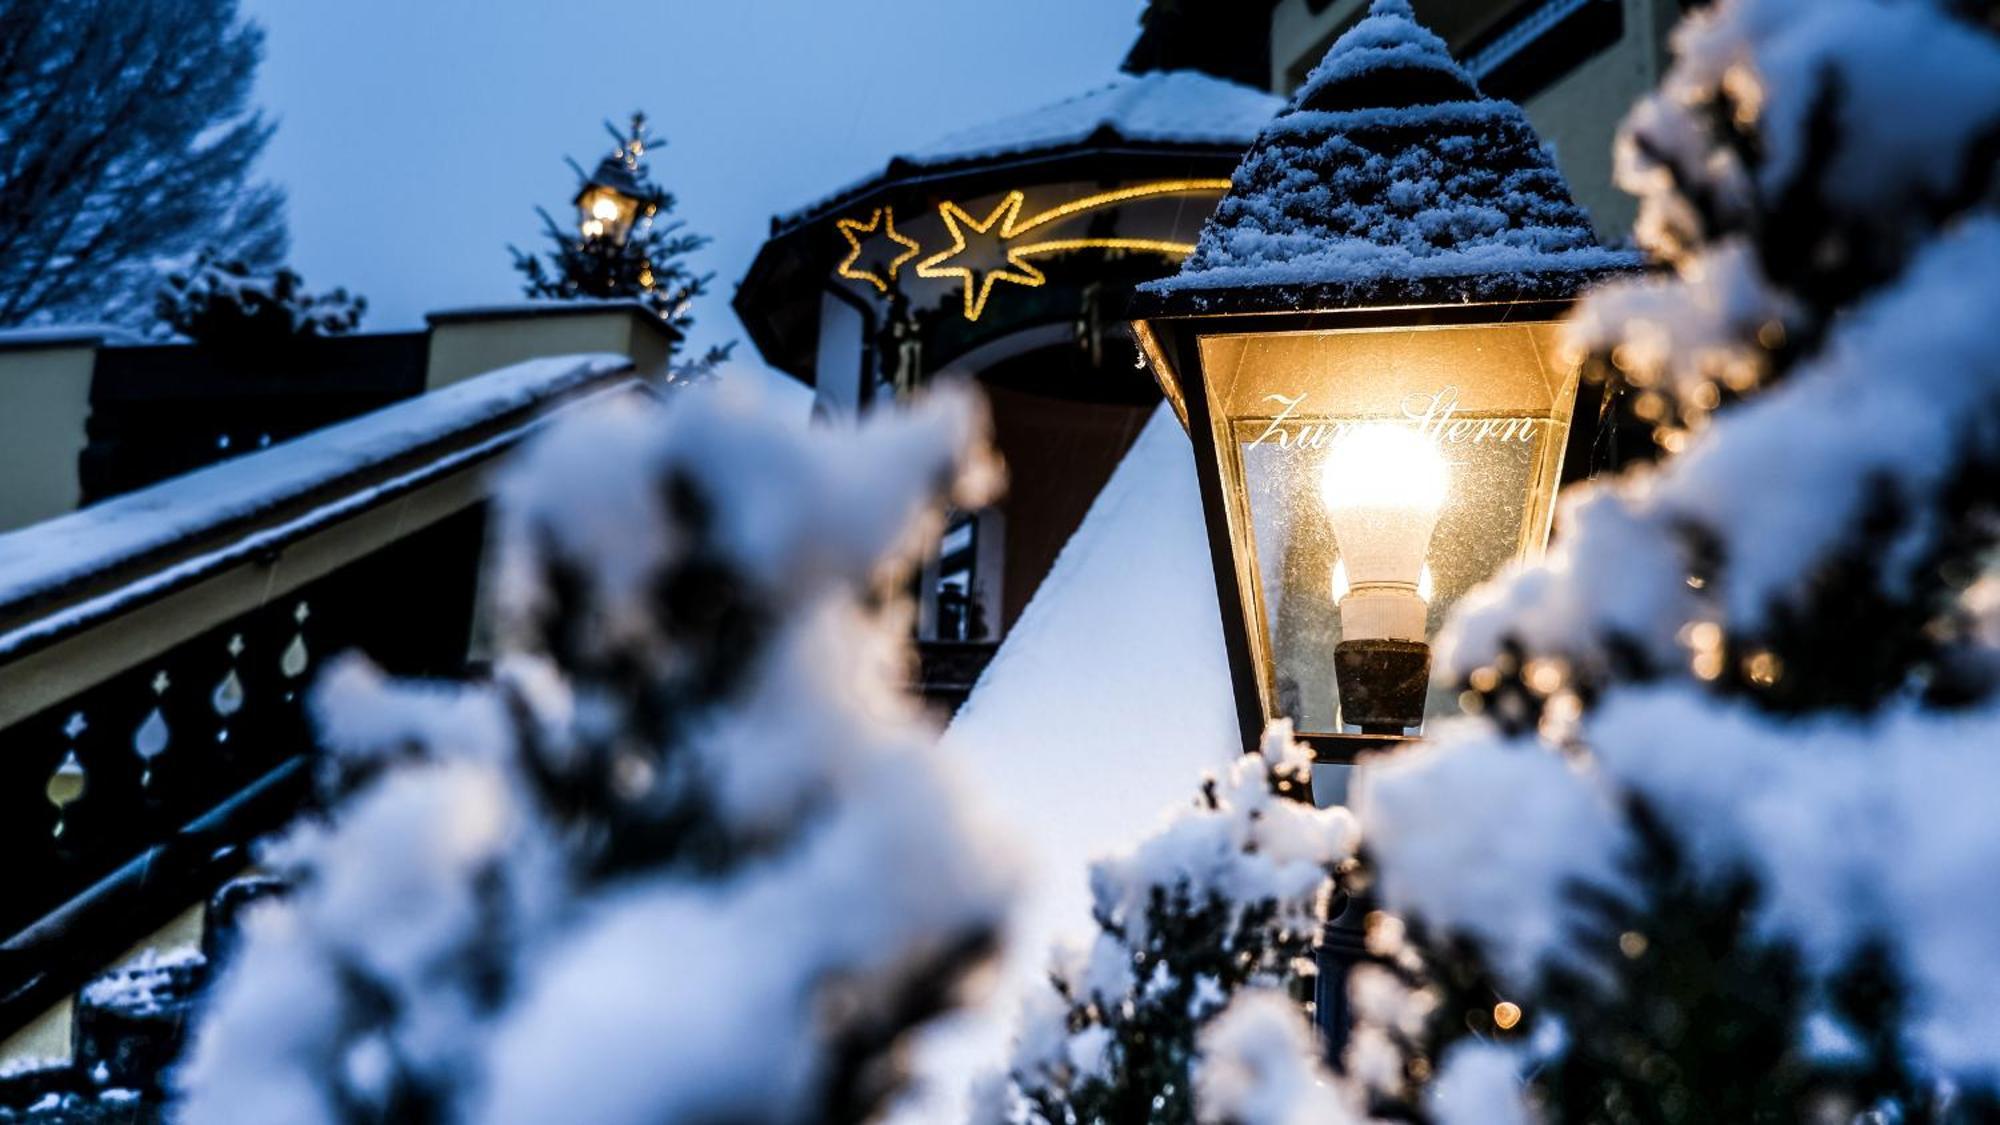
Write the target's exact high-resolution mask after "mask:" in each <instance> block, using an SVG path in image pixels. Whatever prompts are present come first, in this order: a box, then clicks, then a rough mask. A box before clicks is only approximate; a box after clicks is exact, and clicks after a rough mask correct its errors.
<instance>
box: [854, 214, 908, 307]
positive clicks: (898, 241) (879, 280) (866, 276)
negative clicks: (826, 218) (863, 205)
mask: <svg viewBox="0 0 2000 1125" xmlns="http://www.w3.org/2000/svg"><path fill="white" fill-rule="evenodd" d="M834 226H835V227H836V228H838V229H839V231H840V237H842V238H844V239H846V240H847V245H848V248H849V249H848V251H847V257H846V259H845V260H843V261H842V262H841V263H840V266H839V267H838V271H837V272H838V273H839V274H840V276H842V277H845V278H850V279H852V280H854V281H865V282H867V283H868V284H870V285H873V286H874V287H875V289H876V291H877V292H882V293H886V292H888V290H889V282H891V281H894V280H895V279H896V271H897V270H899V269H902V268H903V263H904V262H907V261H909V260H910V259H911V258H914V257H916V256H917V255H918V254H921V253H922V252H923V247H921V246H919V245H917V240H916V239H914V238H911V237H909V236H908V235H904V234H899V233H897V231H896V211H895V209H894V208H892V207H877V208H876V209H875V212H874V213H873V214H871V215H869V216H868V221H867V222H865V223H864V222H862V221H861V220H859V219H842V220H840V221H839V222H837V223H835V224H834ZM877 230H880V231H881V232H882V237H883V238H885V239H887V240H888V241H889V242H891V243H892V244H894V245H896V246H900V247H902V249H901V250H899V251H897V252H895V253H894V254H893V255H892V256H891V257H890V258H889V261H888V263H887V265H886V266H884V267H883V268H884V269H885V270H886V271H887V273H888V275H889V276H888V277H886V278H885V277H882V276H881V275H879V274H877V273H876V272H875V269H874V266H875V264H876V263H877V262H880V261H881V259H880V257H879V256H878V257H876V258H874V259H871V261H870V263H869V265H868V266H867V267H864V268H862V269H856V268H855V264H856V263H857V262H859V261H860V260H861V252H862V250H863V249H864V248H865V247H866V246H867V245H868V244H869V243H872V242H874V241H875V238H874V235H875V232H876V231H877ZM863 235H867V236H868V237H866V238H863V237H861V236H863Z"/></svg>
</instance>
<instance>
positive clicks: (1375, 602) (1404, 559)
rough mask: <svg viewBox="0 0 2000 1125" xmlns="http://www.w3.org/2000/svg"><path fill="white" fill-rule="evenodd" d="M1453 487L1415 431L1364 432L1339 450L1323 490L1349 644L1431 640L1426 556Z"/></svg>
mask: <svg viewBox="0 0 2000 1125" xmlns="http://www.w3.org/2000/svg"><path fill="white" fill-rule="evenodd" d="M1450 487H1451V468H1450V466H1448V465H1446V464H1445V461H1444V457H1443V455H1442V454H1440V453H1439V452H1438V448H1437V446H1436V445H1435V444H1434V443H1432V442H1431V441H1430V440H1429V439H1427V438H1425V437H1424V435H1423V434H1421V433H1419V432H1418V431H1417V430H1415V429H1414V428H1412V427H1409V426H1403V425H1397V424H1392V423H1375V424H1370V425H1363V426H1357V427H1355V428H1353V429H1352V430H1349V431H1348V432H1347V433H1346V434H1344V435H1342V436H1341V437H1340V439H1339V440H1338V441H1337V442H1335V443H1334V446H1333V449H1332V451H1331V452H1329V453H1328V454H1327V457H1326V460H1325V461H1324V462H1322V464H1321V466H1320V480H1319V491H1320V499H1321V501H1323V502H1324V503H1325V504H1326V514H1327V520H1328V522H1330V523H1331V524H1332V525H1333V537H1334V540H1335V542H1337V543H1338V544H1339V546H1340V562H1339V563H1338V564H1336V570H1335V574H1334V577H1333V584H1334V588H1335V589H1334V596H1335V599H1336V600H1337V601H1338V602H1339V604H1340V631H1341V636H1342V637H1343V638H1344V639H1346V640H1399V641H1421V640H1423V639H1424V615H1425V613H1426V611H1427V610H1428V609H1429V604H1428V603H1429V594H1430V590H1429V586H1430V583H1429V582H1428V581H1426V579H1427V578H1428V577H1429V575H1428V574H1427V573H1426V571H1427V569H1428V568H1427V567H1425V565H1424V556H1425V555H1427V554H1429V553H1430V545H1431V532H1432V531H1433V530H1434V529H1435V528H1436V527H1437V518H1438V511H1439V509H1441V508H1443V507H1444V500H1445V494H1446V493H1447V492H1448V491H1449V490H1450ZM1342 587H1345V589H1342Z"/></svg>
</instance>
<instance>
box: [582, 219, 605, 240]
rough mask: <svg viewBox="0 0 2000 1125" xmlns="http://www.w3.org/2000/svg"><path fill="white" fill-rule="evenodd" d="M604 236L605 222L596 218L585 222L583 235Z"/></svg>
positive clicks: (590, 236)
mask: <svg viewBox="0 0 2000 1125" xmlns="http://www.w3.org/2000/svg"><path fill="white" fill-rule="evenodd" d="M603 236H604V224H603V223H601V222H598V221H597V220H596V219H591V220H588V221H587V222H585V223H584V224H583V237H585V238H602V237H603Z"/></svg>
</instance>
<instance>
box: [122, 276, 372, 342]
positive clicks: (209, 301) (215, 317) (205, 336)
mask: <svg viewBox="0 0 2000 1125" xmlns="http://www.w3.org/2000/svg"><path fill="white" fill-rule="evenodd" d="M367 310H368V300H367V298H365V297H361V296H354V295H349V293H348V292H347V290H345V289H332V290H329V291H327V292H325V293H320V294H312V293H308V292H306V290H305V281H304V279H302V278H300V277H299V275H298V274H297V273H294V272H293V271H292V270H290V269H287V268H285V267H282V266H281V267H279V268H278V269H276V270H273V271H271V272H268V273H266V272H261V271H258V270H253V269H252V268H251V267H250V266H249V265H247V264H245V263H244V262H242V261H240V260H236V259H225V258H219V257H217V256H215V255H214V254H211V253H207V252H204V253H202V254H201V255H200V256H199V257H197V258H196V259H195V262H194V264H193V266H191V267H190V268H189V269H187V270H185V271H176V272H174V273H171V274H168V275H167V280H166V284H165V285H163V286H162V287H161V289H160V292H159V297H158V299H157V301H156V302H155V308H154V311H155V312H156V313H157V314H158V316H159V318H160V321H161V323H163V324H165V325H166V326H167V327H168V328H169V329H171V330H172V331H173V332H174V333H175V334H176V335H180V336H185V337H186V338H188V339H190V340H192V341H194V342H195V343H197V344H200V345H202V346H204V347H209V348H215V349H220V350H230V351H255V350H257V349H259V348H269V347H282V346H283V345H284V344H286V343H287V342H289V341H292V340H296V339H301V338H305V337H313V336H341V335H345V334H347V333H349V332H352V331H354V330H355V329H356V328H358V327H360V326H361V314H362V313H364V312H366V311H367Z"/></svg>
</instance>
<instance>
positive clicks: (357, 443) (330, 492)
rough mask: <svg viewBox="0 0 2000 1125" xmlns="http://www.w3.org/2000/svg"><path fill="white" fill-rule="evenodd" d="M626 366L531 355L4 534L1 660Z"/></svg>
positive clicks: (392, 483) (523, 424)
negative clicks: (508, 364) (524, 359)
mask: <svg viewBox="0 0 2000 1125" xmlns="http://www.w3.org/2000/svg"><path fill="white" fill-rule="evenodd" d="M631 378H632V370H631V362H630V361H629V360H628V359H626V358H625V357H623V356H619V355H611V354H599V355H584V356H562V357H553V358H548V359H538V360H530V361H528V362H525V363H518V364H515V365H513V366H511V367H505V368H501V369H500V370H497V371H493V372H489V373H487V374H485V375H481V376H476V377H474V378H471V379H467V380H464V381H463V382H460V383H456V384H453V385H451V386H449V387H445V388H443V389H441V390H437V391H433V392H430V393H428V394H425V395H422V396H420V397H418V398H414V399H411V400H409V401H407V402H401V403H397V404H395V405H392V406H388V407H385V408H383V409H381V410H377V411H374V412H373V413H370V414H366V415H363V416H361V417H359V418H356V419H353V420H351V421H348V422H343V423H340V424H338V425H334V426H329V427H327V428H325V429H323V430H318V431H315V432H313V433H310V434H307V435H305V436H304V437H300V438H298V439H295V440H293V441H290V442H285V443H283V444H280V445H275V446H273V447H271V448H270V449H266V450H260V451H258V452H256V453H251V454H246V455H244V456H242V457H238V458H235V459H233V460H229V461H224V462H222V463H220V464H217V465H213V466H210V467H208V468H206V469H201V470H198V471H196V472H192V473H188V474H185V475H183V476H180V477H175V478H173V479H171V480H167V481H162V482H161V483H159V484H156V485H153V486H151V487H149V488H145V489H141V490H139V491H137V492H133V493H129V494H127V495H124V496H120V497H118V498H116V499H113V500H108V501H106V502H104V503H102V504H98V505H95V506H93V507H90V508H85V509H83V510H81V511H77V512H73V513H70V514H69V515H65V516H59V517H57V518H55V519H51V520H46V521H43V522H42V523H39V524H34V525H31V526H29V527H26V528H22V529H20V530H17V531H13V532H8V533H6V534H0V661H6V660H11V659H14V658H17V657H19V656H21V655H24V654H26V653H28V652H31V651H33V650H35V649H37V648H40V647H42V646H44V645H46V644H49V643H53V642H54V641H56V640H59V639H61V638H62V637H64V636H68V635H70V634H72V633H75V632H77V631H80V630H82V629H85V628H88V627H89V626H90V625H91V624H93V623H94V622H96V621H99V620H102V619H103V618H104V617H106V616H110V615H113V614H116V613H119V612H124V611H126V610H129V609H131V608H134V607H136V606H137V605H142V604H144V603H145V602H147V601H150V600H152V599H154V598H157V597H162V596H165V595H166V594H168V593H171V592H173V591H174V590H176V589H179V588H181V587H183V586H185V585H187V584H188V583H190V582H193V581H197V580H199V579H200V578H202V577H204V576H206V575H209V574H212V573H214V572H215V571H217V570H219V569H222V568H225V567H228V566H231V565H236V564H237V563H240V562H241V560H242V559H243V558H244V557H245V556H246V555H254V554H258V553H264V552H271V551H276V550H279V549H282V548H283V547H284V546H285V545H286V544H287V543H289V542H291V541H293V540H296V539H298V538H299V537H301V536H303V535H306V534H308V533H310V532H311V531H313V530H315V529H317V528H319V527H322V526H325V525H326V524H327V523H329V522H333V521H335V520H338V519H341V518H344V517H345V516H348V515H352V514H354V512H356V511H358V510H361V509H365V508H366V507H369V506H372V505H374V504H377V503H385V502H387V501H388V500H390V499H392V498H393V497H394V496H395V495H397V494H399V493H400V492H401V491H403V490H405V489H407V488H409V487H412V486H414V485H415V484H420V483H422V482H423V481H424V480H426V479H430V478H432V477H434V476H436V475H437V474H439V473H442V472H446V471H451V470H452V469H455V468H458V467H461V466H462V465H463V464H464V463H465V462H467V461H470V460H477V459H479V458H481V457H483V456H488V455H491V454H492V453H494V452H497V448H498V447H500V446H504V445H507V444H511V443H512V442H514V441H516V440H518V439H519V437H520V436H522V434H523V433H524V432H525V431H526V430H527V429H529V428H532V427H533V426H535V425H537V424H539V420H540V418H541V416H542V414H543V413H544V412H545V411H546V410H547V408H549V407H550V406H551V405H554V404H555V403H557V402H560V401H565V400H570V399H575V398H579V397H588V396H590V395H593V394H597V393H603V392H606V391H609V390H612V389H614V388H616V387H620V386H623V385H624V384H625V383H626V382H628V381H630V379H631Z"/></svg>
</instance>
